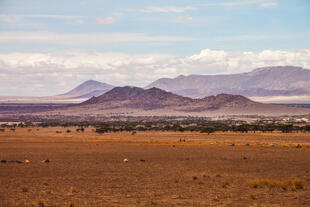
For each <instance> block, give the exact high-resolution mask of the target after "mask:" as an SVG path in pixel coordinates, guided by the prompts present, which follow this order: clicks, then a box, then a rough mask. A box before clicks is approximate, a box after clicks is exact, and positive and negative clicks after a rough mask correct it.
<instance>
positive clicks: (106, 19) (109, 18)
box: [95, 17, 115, 24]
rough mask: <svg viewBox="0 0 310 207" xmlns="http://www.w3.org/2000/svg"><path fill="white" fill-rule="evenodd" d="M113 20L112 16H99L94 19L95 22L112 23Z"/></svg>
mask: <svg viewBox="0 0 310 207" xmlns="http://www.w3.org/2000/svg"><path fill="white" fill-rule="evenodd" d="M114 22H115V18H114V17H100V18H97V19H96V20H95V23H96V24H113V23H114Z"/></svg>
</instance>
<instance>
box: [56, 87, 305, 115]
mask: <svg viewBox="0 0 310 207" xmlns="http://www.w3.org/2000/svg"><path fill="white" fill-rule="evenodd" d="M55 112H56V113H60V114H63V115H79V116H83V115H84V116H89V115H104V116H197V117H205V116H218V115H293V114H294V115H295V114H309V113H310V109H302V108H294V107H285V106H275V105H271V104H262V103H258V102H254V101H252V100H250V99H248V98H245V97H243V96H240V95H230V94H219V95H217V96H209V97H205V98H201V99H192V98H188V97H182V96H179V95H176V94H173V93H171V92H167V91H164V90H161V89H158V88H150V89H142V88H137V87H128V86H126V87H116V88H113V89H112V90H110V91H108V92H106V93H105V94H103V95H101V96H98V97H92V98H91V99H89V100H87V101H85V102H82V103H81V104H78V105H75V106H70V107H67V108H65V109H63V110H62V111H55Z"/></svg>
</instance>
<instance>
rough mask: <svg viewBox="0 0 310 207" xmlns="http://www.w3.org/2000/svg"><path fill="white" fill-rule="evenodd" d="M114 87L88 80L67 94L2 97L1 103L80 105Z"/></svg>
mask: <svg viewBox="0 0 310 207" xmlns="http://www.w3.org/2000/svg"><path fill="white" fill-rule="evenodd" d="M112 88H114V86H112V85H109V84H107V83H101V82H99V81H94V80H88V81H85V82H83V83H82V84H80V85H78V86H77V87H75V88H74V89H72V90H70V91H69V92H67V93H64V94H60V95H56V96H46V97H23V96H21V97H18V96H2V97H0V101H1V102H2V103H80V102H82V101H85V100H87V99H89V98H91V97H93V96H100V95H102V94H104V93H105V92H107V91H109V90H111V89H112Z"/></svg>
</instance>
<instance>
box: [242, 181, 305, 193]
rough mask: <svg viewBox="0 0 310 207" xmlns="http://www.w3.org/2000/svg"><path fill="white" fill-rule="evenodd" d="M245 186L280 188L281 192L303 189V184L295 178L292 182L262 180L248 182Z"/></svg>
mask: <svg viewBox="0 0 310 207" xmlns="http://www.w3.org/2000/svg"><path fill="white" fill-rule="evenodd" d="M247 184H248V185H249V186H250V187H252V188H262V187H268V188H280V189H282V190H292V191H295V190H301V189H305V188H306V186H305V183H304V181H302V180H301V179H299V178H295V179H292V180H285V181H280V180H270V179H262V180H248V182H247Z"/></svg>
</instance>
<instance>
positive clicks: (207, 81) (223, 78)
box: [146, 66, 310, 97]
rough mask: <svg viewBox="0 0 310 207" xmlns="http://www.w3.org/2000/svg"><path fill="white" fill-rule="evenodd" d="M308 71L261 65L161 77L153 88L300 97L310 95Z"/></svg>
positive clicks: (200, 93)
mask: <svg viewBox="0 0 310 207" xmlns="http://www.w3.org/2000/svg"><path fill="white" fill-rule="evenodd" d="M309 80H310V70H308V69H303V68H301V67H293V66H283V67H280V66H278V67H264V68H258V69H255V70H253V71H252V72H248V73H240V74H230V75H189V76H183V75H181V76H178V77H176V78H161V79H159V80H156V81H154V82H153V83H151V84H149V85H148V86H147V87H146V88H152V87H157V88H161V89H163V90H167V91H171V92H174V93H176V94H179V95H183V96H189V97H205V96H209V95H215V94H219V93H230V94H239V95H244V96H247V97H252V96H300V95H309V94H310V90H309V89H310V81H309Z"/></svg>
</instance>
